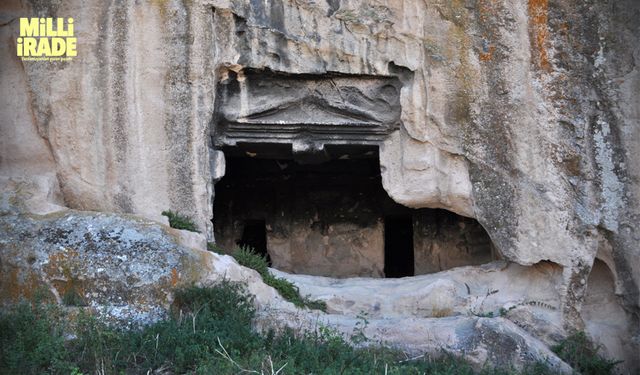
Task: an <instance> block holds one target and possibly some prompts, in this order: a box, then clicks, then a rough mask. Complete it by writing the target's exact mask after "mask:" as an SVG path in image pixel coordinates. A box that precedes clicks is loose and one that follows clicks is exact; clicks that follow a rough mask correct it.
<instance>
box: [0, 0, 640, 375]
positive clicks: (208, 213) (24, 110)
mask: <svg viewBox="0 0 640 375" xmlns="http://www.w3.org/2000/svg"><path fill="white" fill-rule="evenodd" d="M24 16H32V17H37V16H41V17H65V18H67V17H73V18H74V20H75V32H76V37H77V39H78V46H77V50H78V56H77V57H75V58H74V59H73V60H72V61H69V62H60V63H43V62H30V61H21V60H19V59H18V57H17V56H16V53H15V48H16V39H17V36H18V34H19V30H18V18H19V17H24ZM639 18H640V4H638V2H636V1H633V0H625V1H599V2H582V1H570V0H558V1H551V2H549V1H545V0H529V1H525V0H521V1H515V0H501V1H488V0H475V1H459V2H455V1H454V2H438V1H415V0H404V1H386V2H385V1H374V2H371V1H351V0H341V1H327V2H324V1H314V2H312V1H275V0H274V1H248V2H238V1H217V0H210V1H205V0H196V1H189V2H186V1H185V2H182V1H162V2H159V1H139V2H123V3H122V4H120V3H111V2H103V1H79V0H72V1H66V2H58V1H17V0H10V1H5V2H3V3H2V5H0V38H1V39H2V43H1V44H0V66H2V69H1V70H0V90H1V92H0V110H1V111H2V112H1V113H2V115H1V116H0V132H1V136H0V177H1V178H0V183H1V184H2V189H3V194H4V195H3V199H4V201H3V202H4V203H3V205H4V204H5V203H7V204H11V205H12V207H13V206H15V205H16V204H17V205H18V206H20V209H21V210H22V212H31V213H39V214H47V213H51V212H54V211H57V210H60V209H62V208H64V207H68V208H73V209H78V210H93V211H102V212H114V213H128V214H135V215H140V216H143V217H145V218H147V219H152V220H157V221H162V220H163V217H161V215H160V212H162V210H165V209H173V210H178V211H181V212H183V213H185V214H188V215H190V216H191V217H192V218H193V219H194V220H195V222H196V223H197V225H198V228H199V230H200V232H201V233H202V234H203V236H205V237H206V238H207V239H209V240H210V241H212V240H214V229H215V228H214V226H213V223H212V221H211V219H212V218H213V216H214V215H213V213H214V206H215V204H216V199H217V196H216V191H217V190H219V189H218V187H217V186H216V185H215V183H216V182H217V181H221V179H222V178H224V177H223V176H224V173H225V167H226V163H225V157H230V156H232V155H231V154H233V153H234V152H237V151H238V149H237V148H235V149H233V150H229V149H228V148H227V149H225V147H231V148H234V147H238V146H237V145H236V146H233V145H231V144H230V143H229V144H228V143H225V142H224V141H223V140H222V138H220V137H219V136H220V134H223V133H221V132H226V130H228V129H231V130H233V129H232V128H233V127H234V126H235V127H236V128H235V129H236V130H237V129H238V126H240V125H241V126H244V127H247V126H249V127H250V126H258V127H262V128H264V127H266V126H267V125H269V124H273V123H274V121H272V120H273V118H272V117H273V116H275V117H277V116H279V114H280V115H281V114H283V113H285V114H288V116H289V119H291V120H292V121H294V122H295V123H296V124H293V125H304V124H307V125H314V126H320V125H322V124H325V125H326V124H329V125H331V126H334V128H335V129H337V130H336V131H333V132H332V133H331V135H332V137H325V138H329V139H324V140H322V139H321V140H322V141H323V142H320V140H317V139H316V138H313V137H308V134H309V133H308V132H306V130H305V129H308V128H305V127H299V128H298V129H302V130H301V133H299V134H293V135H291V134H292V133H288V134H289V135H288V137H289V138H287V139H286V142H284V143H286V144H288V145H289V146H290V148H291V153H292V155H291V159H292V160H294V161H295V160H297V161H299V162H300V163H302V164H305V163H306V164H312V165H313V164H314V163H321V162H323V161H325V159H326V158H327V155H326V154H327V152H326V150H327V149H326V148H325V147H320V146H321V145H325V144H327V143H328V144H332V143H333V144H340V143H344V144H346V145H352V144H354V143H355V144H359V143H358V142H360V143H366V144H367V145H368V146H372V147H375V148H376V149H377V151H378V152H379V157H378V160H377V162H378V165H379V172H380V176H379V178H380V182H381V185H382V187H383V189H384V192H386V194H387V195H388V197H389V199H391V200H392V201H393V202H394V203H396V204H399V205H402V206H404V207H405V208H406V207H408V208H411V209H416V210H418V209H427V208H428V209H443V210H447V211H449V212H452V213H455V214H457V215H461V216H464V217H467V218H470V219H474V220H476V221H477V222H478V223H479V225H480V226H481V227H482V228H483V230H484V231H486V234H487V236H488V237H489V238H490V240H491V243H490V245H491V248H492V249H493V250H492V251H495V253H496V254H499V256H500V258H502V259H503V260H505V261H508V262H513V263H517V264H518V265H520V266H522V267H528V266H532V265H534V264H539V263H540V262H549V264H554V265H556V266H554V267H559V272H560V277H559V281H558V282H557V283H556V284H555V286H554V287H555V288H556V291H555V292H557V300H558V306H557V308H558V314H559V315H560V318H559V319H560V320H559V322H560V325H561V326H563V327H564V328H565V329H587V332H590V334H591V335H592V336H594V338H596V339H599V340H601V342H602V343H603V344H604V345H605V346H606V347H607V350H609V352H610V354H611V355H612V356H616V357H618V358H626V359H628V360H627V362H625V366H628V367H629V368H630V369H632V368H637V366H638V364H637V362H633V361H632V360H631V359H632V358H633V357H634V353H637V351H638V347H637V345H638V342H639V341H640V338H639V337H640V336H639V335H640V333H639V329H640V328H639V327H638V314H639V302H640V294H639V293H638V284H639V283H640V272H638V270H640V253H639V251H640V249H639V247H638V243H639V242H640V235H639V234H638V232H637V230H638V229H637V225H636V223H637V222H638V221H639V219H640V218H639V217H638V215H639V212H640V203H639V201H640V187H639V186H640V185H639V183H638V181H639V180H640V163H639V162H638V156H637V155H640V126H638V125H639V124H638V123H639V119H640V96H638V95H637V93H638V92H639V91H640V73H639V71H638V67H637V63H636V62H637V61H638V57H639V53H640V52H639V51H640V48H639V42H638V41H639V40H640V38H639V36H640V31H639V29H638V28H639V27H640V26H639V24H638V21H637V20H638V19H639ZM274 76H275V77H276V78H274ZM284 76H287V77H288V78H287V79H284V78H278V77H284ZM247 77H249V78H247ZM260 77H263V78H264V80H265V81H268V80H269V79H271V81H272V82H273V81H274V80H275V81H277V82H279V83H278V85H280V86H279V87H282V85H283V83H282V82H284V81H287V80H288V81H287V82H289V84H291V88H289V89H286V90H285V89H282V93H281V94H278V91H271V92H270V94H271V97H272V99H271V100H266V101H265V102H264V103H262V104H260V103H258V102H256V101H251V102H246V103H244V104H243V102H242V100H243V97H242V95H241V94H242V93H246V94H248V96H247V97H252V95H254V94H255V95H254V97H255V96H256V95H257V94H256V93H259V92H260V90H261V89H260V87H258V86H251V85H252V83H251V82H260V79H261V78H260ZM296 77H297V78H296ZM332 77H334V78H335V82H334V84H335V86H332V85H331V79H330V78H332ZM336 77H337V78H336ZM255 78H257V79H258V81H255V80H253V81H252V80H251V79H255ZM311 78H313V79H311ZM314 79H315V80H316V81H313V80H314ZM243 80H244V81H243ZM348 80H351V81H350V82H347V81H348ZM231 81H237V82H238V85H239V86H241V85H244V84H246V85H248V86H249V88H248V90H242V89H239V90H237V91H232V93H237V94H238V95H237V96H234V95H235V94H234V95H231V96H230V97H231V98H232V99H233V100H231V101H229V102H224V101H221V100H220V99H221V98H220V97H218V94H219V93H220V92H221V91H220V89H219V88H220V86H221V85H224V84H225V83H226V82H231ZM242 82H244V83H242ZM313 82H320V84H318V85H316V86H313ZM367 82H368V83H367ZM310 85H311V86H310ZM302 88H305V90H307V91H304V90H303V89H302ZM311 88H313V89H311ZM343 88H346V89H345V90H343ZM263 89H264V87H263ZM252 90H253V91H252ZM266 90H267V91H269V90H268V87H267V88H266ZM341 93H342V94H344V95H346V94H349V93H351V95H350V96H348V95H347V96H345V97H344V98H340V94H341ZM276 94H277V95H276ZM267 97H268V96H267ZM245 99H246V97H245ZM376 100H377V102H376ZM236 102H237V103H239V104H238V105H239V108H235V110H236V112H233V111H231V108H230V107H229V108H227V109H224V107H219V106H218V103H223V104H224V103H227V104H229V103H236ZM265 111H266V112H265ZM305 114H307V115H305ZM318 119H320V120H321V121H318ZM299 122H300V123H302V124H298V123H299ZM229 124H231V125H233V126H231V127H230V128H229V127H227V128H225V126H227V125H229ZM289 125H291V124H289ZM343 125H346V127H341V126H343ZM358 126H363V127H365V128H366V127H368V128H370V129H372V131H371V132H369V133H367V132H365V134H364V135H362V136H361V137H360V138H356V139H348V141H349V142H346V141H345V140H346V139H347V138H349V136H351V135H353V133H354V129H356V130H357V129H361V128H359V127H358ZM249 129H255V128H249ZM343 129H347V130H348V131H345V132H342V133H341V130H343ZM262 131H263V133H266V134H271V133H269V131H265V130H264V129H262ZM294 133H295V132H294ZM356 133H357V132H356ZM252 134H255V133H252ZM325 134H326V132H325ZM340 134H342V135H340ZM341 137H342V138H341ZM261 139H264V138H261ZM341 140H342V141H341ZM244 141H246V139H243V142H244ZM241 143H242V142H241ZM329 148H330V147H329ZM244 151H249V152H250V153H255V152H254V151H252V150H251V149H247V150H244V149H243V152H244ZM229 153H231V154H229ZM329 153H330V152H329ZM244 156H245V157H246V156H247V154H246V153H245V154H244ZM258 156H260V154H259V153H258ZM8 192H12V193H11V194H8ZM5 193H6V194H5ZM9 200H12V201H11V202H9ZM3 207H4V206H3ZM5 212H8V210H3V215H4V214H5ZM214 219H215V218H214ZM414 220H415V219H414ZM377 225H379V226H380V225H382V224H377ZM414 225H415V224H414ZM349 228H350V227H349ZM414 229H415V228H414ZM419 232H420V233H426V232H425V231H420V230H414V235H415V234H416V233H419ZM314 233H315V232H314ZM376 233H378V235H379V233H380V232H376ZM425 236H426V235H425ZM368 238H370V239H371V241H372V243H373V242H375V241H374V240H375V238H376V237H375V235H374V236H368ZM322 240H323V239H322V238H319V239H318V241H320V242H322ZM195 242H199V243H202V242H203V238H200V239H199V240H198V241H195ZM415 246H417V241H414V247H415ZM430 254H431V255H432V253H430ZM430 254H427V255H430ZM416 257H417V258H416V259H418V258H419V256H418V254H417V253H416ZM365 258H366V259H378V263H377V264H378V265H377V266H376V267H378V269H379V268H380V263H379V262H380V261H382V260H383V259H382V258H380V256H379V255H378V258H376V257H375V256H366V257H365ZM424 259H431V258H430V257H429V256H425V257H424ZM596 259H598V262H601V263H597V264H599V266H598V267H597V269H596V268H594V271H593V272H594V274H591V272H592V271H591V269H592V266H593V265H594V263H595V262H596ZM488 260H490V259H488ZM374 263H375V262H374ZM416 264H417V263H416ZM602 264H605V265H606V268H607V269H606V271H607V272H609V273H607V272H605V271H602V267H603V266H602ZM457 265H460V264H454V266H457ZM373 268H374V266H372V267H371V268H370V269H373ZM444 268H447V267H444ZM596 271H597V274H596ZM381 272H384V266H382V269H381ZM603 275H609V276H607V277H605V276H603ZM510 277H512V278H518V277H520V276H518V272H513V274H511V273H510ZM522 277H524V276H522ZM603 280H604V281H603ZM594 285H595V286H594ZM605 285H606V288H608V291H604V290H602V288H605ZM612 288H613V290H611V289H612ZM599 295H605V296H606V300H607V301H609V303H608V305H615V306H617V307H615V308H613V310H612V311H615V314H613V313H612V314H610V315H611V316H612V317H615V323H613V325H615V326H616V327H617V328H615V329H614V331H615V332H624V337H622V338H621V339H620V342H615V343H612V342H610V340H607V339H604V337H607V336H609V337H611V335H613V334H614V333H611V334H608V333H606V332H605V331H604V330H605V328H606V327H605V325H603V324H601V323H598V322H601V321H602V316H603V315H602V314H603V313H602V312H598V311H597V310H598V305H597V304H594V303H593V300H594V298H596V297H594V296H599ZM585 298H586V305H585V308H584V309H581V307H582V305H583V303H585ZM607 311H608V310H607ZM521 315H522V316H525V315H526V314H525V313H521ZM522 319H524V318H522ZM612 319H613V318H612ZM523 324H524V323H523ZM532 324H534V323H527V324H524V325H527V326H531V325H532ZM534 325H535V324H534ZM621 327H622V328H621ZM624 327H628V328H624ZM534 331H535V330H534ZM614 331H611V332H614ZM616 334H617V333H616ZM634 366H635V367H634Z"/></svg>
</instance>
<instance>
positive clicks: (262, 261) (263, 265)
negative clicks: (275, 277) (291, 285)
mask: <svg viewBox="0 0 640 375" xmlns="http://www.w3.org/2000/svg"><path fill="white" fill-rule="evenodd" d="M231 256H233V257H234V258H235V259H236V261H237V262H238V263H239V264H240V265H241V266H245V267H247V268H251V269H254V270H256V271H258V273H259V274H260V276H262V278H265V277H267V276H269V275H270V273H269V263H268V262H267V258H265V257H264V256H262V255H260V254H258V253H256V252H255V251H253V249H251V248H250V247H247V246H243V247H239V248H238V249H236V251H234V252H233V253H232V254H231Z"/></svg>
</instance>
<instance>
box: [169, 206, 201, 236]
mask: <svg viewBox="0 0 640 375" xmlns="http://www.w3.org/2000/svg"><path fill="white" fill-rule="evenodd" d="M162 215H163V216H166V217H168V218H169V226H170V227H171V228H176V229H183V230H188V231H191V232H196V233H200V232H199V231H198V228H197V227H196V224H195V223H194V222H193V220H192V219H191V218H190V217H188V216H183V215H180V214H179V213H177V212H173V211H171V210H168V211H162Z"/></svg>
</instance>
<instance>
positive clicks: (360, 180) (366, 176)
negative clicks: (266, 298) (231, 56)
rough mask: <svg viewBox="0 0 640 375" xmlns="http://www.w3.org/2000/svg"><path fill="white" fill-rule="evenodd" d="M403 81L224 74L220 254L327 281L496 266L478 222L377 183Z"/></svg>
mask: <svg viewBox="0 0 640 375" xmlns="http://www.w3.org/2000/svg"><path fill="white" fill-rule="evenodd" d="M392 70H393V69H392ZM405 73H406V72H405ZM406 79H407V76H406V75H405V74H404V73H402V72H400V71H397V70H393V74H391V75H388V76H381V75H353V74H340V73H327V74H320V75H317V74H288V73H282V72H275V71H269V70H255V69H242V70H237V71H236V70H223V71H221V72H220V81H219V82H218V84H217V87H216V100H215V104H214V106H215V110H214V118H213V119H212V128H211V130H212V132H211V148H212V150H211V153H210V155H212V162H211V168H212V177H213V179H214V180H215V181H217V182H216V185H215V194H214V207H213V211H214V218H213V227H214V236H215V240H216V243H217V244H218V246H219V247H221V248H223V249H227V250H228V251H232V249H233V248H234V247H236V246H238V245H244V246H249V247H252V248H254V249H255V250H256V251H257V252H259V253H261V254H263V255H265V256H267V257H268V258H269V259H270V261H271V264H272V266H273V267H274V268H277V269H279V270H282V271H285V272H290V273H301V274H310V275H320V276H331V277H355V276H362V277H403V276H410V275H420V274H425V273H433V272H439V271H442V270H445V269H449V268H452V267H458V266H465V265H477V264H482V263H486V262H488V261H491V260H493V259H495V255H496V252H495V251H494V249H493V246H492V245H491V240H490V239H489V236H488V235H487V233H486V232H485V231H484V229H483V228H482V226H481V225H480V224H479V223H478V222H477V221H475V220H473V219H469V218H465V217H461V216H459V215H456V214H454V213H452V212H449V211H446V210H439V209H428V208H422V209H410V208H408V207H405V206H402V205H400V204H398V203H396V202H395V201H393V200H392V199H391V198H390V197H389V196H388V195H387V192H386V191H385V190H384V188H383V186H382V179H381V176H380V162H379V156H378V146H379V145H380V144H382V143H383V142H384V141H385V140H387V139H388V137H389V135H390V134H392V133H393V132H395V131H398V130H399V129H401V126H402V120H401V112H402V108H401V101H400V93H401V90H402V86H403V82H405V80H406ZM225 169H226V170H225ZM395 183H402V182H400V181H397V182H395Z"/></svg>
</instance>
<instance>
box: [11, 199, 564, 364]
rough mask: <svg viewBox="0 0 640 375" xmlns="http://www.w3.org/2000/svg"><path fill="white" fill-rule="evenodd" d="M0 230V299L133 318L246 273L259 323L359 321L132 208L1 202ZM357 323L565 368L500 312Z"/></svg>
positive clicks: (428, 347) (404, 344)
mask: <svg viewBox="0 0 640 375" xmlns="http://www.w3.org/2000/svg"><path fill="white" fill-rule="evenodd" d="M5 208H6V206H5ZM0 234H2V237H1V238H2V239H1V240H0V267H1V268H0V270H1V271H2V272H1V273H0V275H1V276H0V286H2V288H0V293H1V294H0V299H1V300H2V301H3V303H7V302H16V301H18V300H20V299H21V298H33V297H34V295H35V294H36V293H38V294H39V295H40V298H42V297H49V298H51V299H54V300H57V301H58V302H59V303H61V304H65V305H67V306H70V308H82V309H88V310H89V311H92V312H94V313H96V314H97V315H98V316H100V317H101V318H102V319H103V320H104V321H106V322H109V323H110V324H114V325H118V326H120V327H127V328H132V327H137V326H139V325H144V324H149V323H152V322H154V321H157V320H159V319H163V318H166V317H167V315H168V311H169V308H170V304H171V302H172V291H173V290H175V288H179V287H181V286H184V285H192V284H194V283H195V284H202V285H208V284H211V283H215V282H217V281H220V280H221V279H222V278H226V279H228V280H234V281H240V282H243V283H245V284H246V285H247V286H248V288H249V291H250V292H251V293H252V294H254V295H255V296H256V299H255V301H256V305H257V307H258V317H257V320H256V322H255V323H256V326H257V327H258V328H259V329H274V328H275V329H279V328H283V327H290V328H295V329H301V330H313V329H317V328H318V327H319V326H321V325H322V326H329V327H332V328H333V329H335V330H337V332H340V333H342V334H344V335H345V336H347V337H349V336H350V335H351V334H353V333H354V328H355V327H357V324H356V323H357V322H358V321H359V320H358V318H356V317H354V316H349V315H348V314H346V315H345V314H342V313H341V314H325V313H321V312H319V311H310V310H299V309H297V308H295V307H294V306H293V304H291V303H289V302H287V301H284V300H283V299H282V298H281V297H280V296H279V295H278V294H277V292H276V291H275V290H274V289H272V288H271V287H269V286H267V285H265V284H264V283H263V282H262V280H261V279H260V276H258V274H257V273H256V272H255V271H253V270H249V269H246V268H244V267H241V266H239V265H238V264H237V263H236V262H235V261H234V260H233V259H232V258H231V257H229V256H220V255H217V254H214V253H211V252H208V251H206V250H200V249H195V248H191V247H188V246H184V245H183V243H184V242H185V241H183V240H181V239H180V236H181V235H185V233H180V231H176V230H173V229H171V228H168V227H165V226H161V225H159V224H157V223H154V222H151V221H148V220H144V219H140V218H135V217H126V216H120V215H116V214H107V213H97V212H87V211H76V210H64V211H60V212H57V213H52V214H49V215H47V216H39V215H33V214H30V215H24V214H21V213H19V212H16V211H4V212H3V215H2V216H0ZM408 284H409V285H408V286H410V285H411V284H413V283H408ZM425 293H426V295H427V298H431V297H432V296H431V295H430V294H429V292H428V291H425ZM433 294H434V296H435V294H436V293H433ZM71 295H73V298H70V297H69V296H71ZM78 306H80V307H78ZM399 308H400V309H403V307H402V306H400V307H399ZM405 308H406V307H405ZM362 333H363V334H364V335H365V337H366V338H367V339H368V340H369V341H368V343H369V344H377V343H381V342H382V343H384V344H386V345H389V346H393V347H396V348H399V349H402V350H405V351H406V352H407V353H409V354H412V355H423V354H425V353H428V354H431V355H439V354H440V353H441V352H442V351H443V350H444V351H446V352H450V353H452V354H454V355H458V356H463V357H465V358H467V359H468V360H469V361H471V362H472V363H473V364H474V365H476V366H478V367H479V368H480V367H482V366H484V365H486V364H487V363H489V364H493V365H499V366H515V367H516V368H518V367H520V366H523V365H525V364H528V363H535V362H537V361H544V362H547V363H548V364H549V365H550V366H551V367H553V368H555V369H558V370H559V371H562V372H564V373H569V372H570V368H569V367H568V366H567V365H566V364H565V363H564V362H562V361H561V360H560V359H558V358H557V357H556V356H555V355H554V354H553V353H552V352H551V351H550V350H549V349H548V348H547V347H546V346H545V345H544V344H543V343H542V342H541V341H539V340H538V339H536V338H535V337H534V336H531V335H530V334H529V333H527V332H526V331H525V330H523V329H521V328H519V327H518V326H516V325H514V324H513V323H511V322H508V321H506V320H504V319H501V318H496V319H488V318H477V317H470V316H459V317H454V318H442V319H422V318H416V317H414V316H413V315H412V314H411V311H410V308H407V311H404V314H403V313H400V314H399V315H398V316H394V317H385V318H381V317H379V316H372V319H371V321H370V323H369V324H368V325H367V326H366V327H365V329H364V331H363V332H362Z"/></svg>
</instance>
